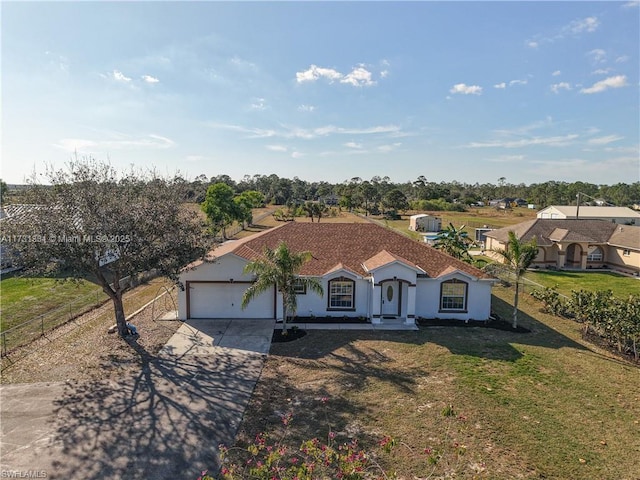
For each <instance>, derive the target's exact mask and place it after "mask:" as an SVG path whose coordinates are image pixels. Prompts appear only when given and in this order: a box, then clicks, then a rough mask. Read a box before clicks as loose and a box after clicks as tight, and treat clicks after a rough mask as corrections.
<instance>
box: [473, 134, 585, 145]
mask: <svg viewBox="0 0 640 480" xmlns="http://www.w3.org/2000/svg"><path fill="white" fill-rule="evenodd" d="M576 138H578V135H577V134H569V135H557V136H553V137H531V138H522V139H520V140H494V141H489V142H471V143H470V144H468V145H467V147H468V148H496V147H499V148H520V147H530V146H534V145H546V146H550V147H564V146H567V145H570V144H571V143H573V140H575V139H576Z"/></svg>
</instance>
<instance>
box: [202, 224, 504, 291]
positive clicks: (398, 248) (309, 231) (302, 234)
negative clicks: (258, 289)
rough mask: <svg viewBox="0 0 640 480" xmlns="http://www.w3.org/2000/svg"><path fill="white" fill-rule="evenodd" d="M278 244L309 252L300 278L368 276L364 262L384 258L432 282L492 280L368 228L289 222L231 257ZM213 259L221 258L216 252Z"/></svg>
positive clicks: (422, 246) (250, 240) (386, 231)
mask: <svg viewBox="0 0 640 480" xmlns="http://www.w3.org/2000/svg"><path fill="white" fill-rule="evenodd" d="M281 241H283V242H285V243H286V244H287V245H288V246H289V248H290V249H291V250H292V251H295V252H301V251H310V252H311V254H312V259H311V260H310V261H309V262H307V263H306V264H305V265H304V266H303V268H302V271H301V272H300V274H301V275H318V276H320V275H324V274H326V273H327V272H330V271H334V270H333V269H334V268H335V267H336V265H339V264H342V267H343V268H345V269H347V270H350V271H352V272H354V273H356V274H358V275H362V276H368V273H367V271H366V270H365V267H364V265H363V264H364V263H365V262H368V261H369V262H373V263H370V265H377V264H378V263H379V261H383V259H384V258H387V259H389V258H393V259H395V260H399V261H402V262H404V263H406V264H408V265H410V266H416V267H417V268H419V269H422V270H423V271H424V272H425V273H426V274H427V275H428V276H429V277H432V278H436V277H438V276H440V275H442V274H443V272H444V271H447V270H448V269H449V268H450V267H453V268H454V269H456V270H460V271H463V272H466V273H468V274H470V275H472V276H475V277H478V278H486V279H489V278H492V277H491V276H489V275H487V274H486V273H484V272H483V271H481V270H479V269H477V268H475V267H472V266H471V265H469V264H466V263H464V262H462V261H460V260H457V259H455V258H452V257H451V256H449V255H446V254H444V253H442V252H439V251H438V250H436V249H434V248H432V247H430V246H428V245H426V244H424V243H420V242H417V241H415V240H412V239H410V238H408V237H405V236H403V235H401V234H399V233H396V232H394V231H393V230H391V229H388V228H384V227H381V226H379V225H375V224H373V223H297V222H289V223H287V224H285V225H282V226H281V227H278V228H275V229H272V230H267V231H265V232H261V233H260V234H258V235H254V236H252V237H248V238H246V239H244V240H242V241H241V242H242V243H241V244H240V243H238V244H237V245H238V248H235V249H232V250H231V251H232V252H233V253H234V254H236V255H238V256H241V257H243V258H246V259H247V260H253V259H254V258H255V256H256V255H257V254H259V253H258V252H262V251H263V250H264V248H265V247H268V248H275V247H276V246H277V245H278V243H279V242H281ZM223 247H226V245H224V246H223ZM221 248H222V247H221ZM383 251H386V252H387V254H388V256H386V257H385V254H382V255H380V254H381V253H382V252H383ZM214 253H215V254H216V256H220V253H219V251H218V250H216V251H215V252H214ZM225 253H228V252H227V251H225ZM379 255H380V256H379ZM376 256H379V258H378V260H372V259H374V257H376ZM380 265H382V264H380ZM380 265H378V266H380Z"/></svg>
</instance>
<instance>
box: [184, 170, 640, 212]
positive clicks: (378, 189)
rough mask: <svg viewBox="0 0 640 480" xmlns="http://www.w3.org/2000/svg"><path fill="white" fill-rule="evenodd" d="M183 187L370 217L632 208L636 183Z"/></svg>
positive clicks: (378, 180)
mask: <svg viewBox="0 0 640 480" xmlns="http://www.w3.org/2000/svg"><path fill="white" fill-rule="evenodd" d="M182 181H183V182H184V183H185V184H186V186H187V200H188V201H190V202H194V203H202V202H204V201H205V198H206V194H207V189H208V188H209V187H210V186H211V185H213V184H216V183H223V184H226V185H227V186H229V187H231V189H232V190H233V191H234V193H235V194H236V195H240V194H242V192H245V191H255V192H259V193H260V194H262V195H263V197H264V202H265V203H267V204H273V205H288V204H292V203H293V204H297V205H300V204H302V203H304V202H306V201H324V203H329V202H336V204H337V205H339V206H340V207H343V208H346V209H351V208H359V209H362V210H365V211H367V212H371V213H375V211H376V210H377V209H380V208H383V209H384V208H396V209H402V208H397V207H398V206H400V207H403V206H404V207H405V208H412V209H416V210H458V209H460V208H466V207H467V206H471V205H478V204H485V205H488V204H489V202H490V201H491V200H495V199H501V198H521V199H523V200H525V201H527V203H530V204H534V205H536V208H544V207H546V206H549V205H575V204H576V201H577V195H578V193H581V194H584V196H583V197H582V204H585V203H587V202H585V199H586V200H589V201H593V199H598V200H602V201H604V202H606V203H607V204H610V205H616V206H632V205H633V204H635V203H638V202H640V182H634V183H617V184H615V185H597V184H594V183H587V182H580V181H578V182H560V181H555V180H550V181H547V182H544V183H533V184H530V185H526V184H524V183H519V184H513V183H509V182H508V181H507V179H506V178H505V177H501V178H499V179H497V183H496V184H493V183H474V184H470V183H461V182H458V181H455V180H454V181H450V182H435V181H430V180H428V179H427V177H425V176H422V175H421V176H419V177H418V178H417V179H416V180H414V181H407V182H402V183H397V182H392V181H391V179H390V178H389V177H380V176H374V177H372V178H371V179H369V180H365V179H362V178H360V177H354V178H351V179H348V180H345V181H343V182H341V183H329V182H325V181H319V182H309V181H306V180H302V179H300V178H298V177H294V178H293V179H289V178H283V177H279V176H278V175H276V174H271V175H260V174H257V175H253V176H250V175H245V176H244V177H243V178H242V179H241V180H239V181H235V180H234V179H232V178H231V177H230V176H229V175H217V176H213V177H207V176H206V175H199V176H197V177H196V178H195V179H194V180H193V181H187V180H184V179H183V180H182Z"/></svg>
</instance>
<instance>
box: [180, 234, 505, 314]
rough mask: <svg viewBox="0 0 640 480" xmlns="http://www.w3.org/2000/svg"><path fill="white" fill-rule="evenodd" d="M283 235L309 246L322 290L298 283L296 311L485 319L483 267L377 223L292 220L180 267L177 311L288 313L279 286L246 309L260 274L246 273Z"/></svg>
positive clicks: (309, 270) (296, 246) (487, 287)
mask: <svg viewBox="0 0 640 480" xmlns="http://www.w3.org/2000/svg"><path fill="white" fill-rule="evenodd" d="M280 242H285V243H286V244H287V246H288V247H289V249H291V250H292V251H294V252H300V251H310V252H311V253H312V255H313V257H312V259H311V260H310V261H309V262H307V263H306V264H305V265H304V266H303V268H302V271H301V272H300V275H301V276H309V277H316V278H318V279H320V280H321V282H322V285H323V287H324V296H323V297H321V296H318V295H317V294H315V293H313V292H306V291H304V290H300V292H299V294H298V295H299V296H298V311H297V315H298V316H310V315H314V316H333V317H363V318H367V319H368V320H369V321H370V322H372V323H384V321H385V320H386V319H396V321H397V320H398V319H401V321H403V322H405V323H409V324H412V323H414V321H415V318H418V317H420V318H451V319H459V320H486V319H488V318H489V315H490V313H491V286H492V285H493V283H494V282H495V279H494V278H492V277H491V276H489V275H487V274H486V273H484V272H483V271H481V270H478V269H476V268H475V267H472V266H471V265H468V264H466V263H464V262H461V261H459V260H456V259H455V258H453V257H451V256H449V255H446V254H444V253H441V252H439V251H438V250H435V249H434V248H432V247H430V246H428V245H425V244H424V243H421V242H417V241H415V240H412V239H410V238H408V237H405V236H403V235H400V234H399V233H396V232H394V231H393V230H391V229H388V228H384V227H381V226H378V225H375V224H372V223H296V222H291V223H286V224H284V225H282V226H280V227H277V228H274V229H271V230H267V231H265V232H262V233H259V234H257V235H254V236H251V237H247V238H244V239H242V240H238V241H230V242H227V243H225V244H223V245H221V246H220V247H218V248H217V249H215V250H213V252H211V253H212V255H213V258H214V260H213V261H211V262H196V263H194V264H192V265H189V267H187V268H186V269H185V270H184V271H183V272H182V274H181V276H180V281H181V284H182V287H183V289H182V290H181V291H180V292H179V294H178V313H179V318H181V319H183V320H186V319H190V318H205V319H206V318H270V319H273V318H276V319H281V318H282V298H281V296H280V295H279V294H278V293H277V292H276V290H275V288H274V289H272V290H270V291H267V292H265V293H263V294H262V295H260V296H259V297H257V298H255V299H254V300H253V301H252V302H251V303H249V305H248V306H247V308H246V309H244V310H243V309H242V308H241V303H242V296H243V294H244V292H245V291H246V289H247V288H248V287H249V285H250V284H251V283H252V281H254V278H253V277H252V276H251V275H250V274H245V273H243V269H244V267H245V265H246V264H247V263H248V262H250V261H251V260H254V259H256V258H259V257H260V256H261V255H262V254H263V252H264V249H265V248H266V247H268V248H272V249H273V248H275V247H276V246H277V245H278V244H279V243H280Z"/></svg>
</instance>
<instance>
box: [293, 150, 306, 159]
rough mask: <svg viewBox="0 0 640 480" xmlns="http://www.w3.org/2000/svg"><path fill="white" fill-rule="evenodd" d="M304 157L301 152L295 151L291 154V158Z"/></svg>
mask: <svg viewBox="0 0 640 480" xmlns="http://www.w3.org/2000/svg"><path fill="white" fill-rule="evenodd" d="M304 156H305V154H304V153H302V152H297V151H296V152H292V153H291V158H302V157H304Z"/></svg>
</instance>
